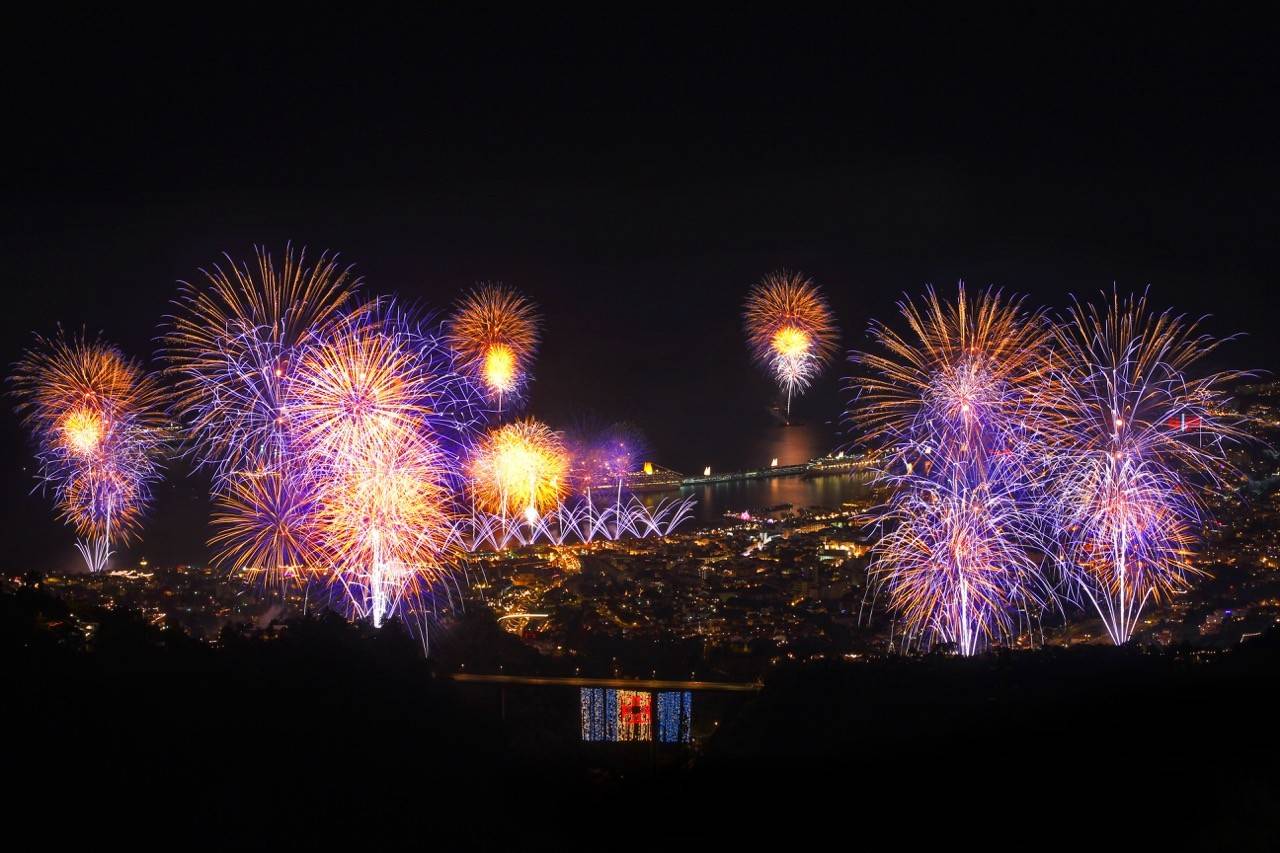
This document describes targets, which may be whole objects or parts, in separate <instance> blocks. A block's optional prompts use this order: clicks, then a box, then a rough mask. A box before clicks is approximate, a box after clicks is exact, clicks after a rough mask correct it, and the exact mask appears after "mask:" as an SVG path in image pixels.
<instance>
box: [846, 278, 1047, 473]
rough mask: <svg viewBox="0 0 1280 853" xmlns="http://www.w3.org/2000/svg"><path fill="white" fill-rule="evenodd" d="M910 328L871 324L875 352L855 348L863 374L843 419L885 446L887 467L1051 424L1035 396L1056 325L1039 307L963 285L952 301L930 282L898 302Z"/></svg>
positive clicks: (982, 447)
mask: <svg viewBox="0 0 1280 853" xmlns="http://www.w3.org/2000/svg"><path fill="white" fill-rule="evenodd" d="M898 309H899V311H900V313H901V314H902V317H903V319H904V320H905V321H906V324H907V327H908V329H910V333H909V334H908V335H903V334H900V333H899V332H897V331H896V330H894V329H892V328H890V327H889V326H887V325H885V324H883V323H880V322H877V321H873V322H872V324H871V329H870V334H871V337H872V339H873V340H875V341H876V342H877V343H879V344H880V346H881V347H882V349H883V350H884V352H883V353H882V354H876V353H868V352H855V353H853V354H852V355H851V360H852V361H853V362H854V363H855V364H858V365H860V366H862V367H863V368H864V370H865V372H864V373H863V375H861V376H859V377H857V378H855V379H853V380H852V381H851V383H850V388H851V390H852V391H853V392H854V395H855V397H856V405H855V406H854V407H853V408H852V409H851V411H850V412H849V415H848V420H849V421H851V422H852V424H853V425H854V426H856V427H857V428H858V429H859V431H860V432H861V434H862V437H863V439H864V440H865V441H866V442H868V443H870V444H874V445H879V446H881V447H883V448H885V449H886V450H888V451H889V452H890V453H891V454H892V456H891V459H892V463H891V467H899V468H905V469H908V470H910V469H912V468H913V467H914V466H916V465H917V464H920V463H925V464H927V463H928V458H927V457H929V456H930V455H932V454H933V453H934V452H936V451H937V450H938V449H939V448H944V449H945V448H947V447H948V446H949V445H957V446H963V447H966V448H967V450H968V452H971V453H974V454H980V455H984V456H985V455H991V454H994V453H1000V452H1010V451H1012V450H1014V449H1015V447H1016V446H1017V445H1019V444H1022V443H1024V442H1025V440H1026V437H1027V436H1028V435H1030V436H1032V437H1036V436H1040V435H1041V434H1042V433H1044V432H1045V431H1047V430H1050V429H1051V428H1052V419H1051V418H1050V417H1049V416H1048V413H1047V412H1045V411H1043V409H1044V403H1043V399H1042V397H1043V395H1042V394H1041V393H1040V391H1041V389H1042V388H1043V387H1044V384H1045V382H1046V378H1047V376H1048V365H1049V358H1050V349H1049V345H1050V343H1051V339H1052V334H1053V329H1052V326H1051V324H1050V323H1049V322H1048V321H1047V319H1046V317H1045V314H1044V312H1043V311H1028V310H1026V309H1024V308H1023V304H1022V300H1021V299H1005V298H1003V296H1002V295H1001V294H1000V293H999V292H998V291H993V290H987V291H984V292H983V293H981V294H979V295H978V296H977V297H976V298H974V297H971V296H969V295H968V294H967V292H966V290H965V287H964V285H963V283H962V284H961V285H960V288H959V293H958V296H957V298H956V300H955V301H954V302H946V301H944V300H942V299H941V298H940V297H939V296H938V294H937V292H936V291H935V290H934V289H933V288H932V287H930V288H928V290H927V291H926V293H925V297H924V299H923V300H921V301H920V302H919V303H917V302H915V301H914V300H912V299H910V298H907V299H904V300H903V301H902V302H899V303H898Z"/></svg>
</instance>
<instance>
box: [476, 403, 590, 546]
mask: <svg viewBox="0 0 1280 853" xmlns="http://www.w3.org/2000/svg"><path fill="white" fill-rule="evenodd" d="M568 471H569V458H568V454H567V453H566V451H565V446H564V442H563V441H562V440H561V439H560V437H559V436H557V435H556V434H555V433H554V432H552V431H551V430H550V429H549V428H548V427H547V426H546V424H543V423H540V422H538V421H535V420H533V419H527V420H522V421H514V422H512V423H509V424H504V425H502V426H500V427H497V428H496V429H494V430H492V431H491V432H489V434H488V435H486V436H485V437H484V438H483V439H482V440H481V441H480V443H479V445H478V446H477V447H476V449H475V453H474V456H473V457H472V460H471V470H470V474H471V479H472V488H473V489H474V492H475V495H474V499H475V502H476V505H477V506H478V507H479V508H480V509H481V510H483V511H485V512H490V513H493V514H495V515H499V516H502V517H504V518H505V517H510V516H516V517H520V516H523V517H525V518H526V519H528V520H529V522H530V523H533V522H534V521H536V520H537V518H538V517H539V516H540V515H542V514H543V513H545V512H547V510H549V509H552V508H553V507H555V506H557V505H558V504H559V503H560V501H561V500H562V499H563V498H564V496H565V494H566V492H567V488H566V487H567V483H566V475H567V474H568Z"/></svg>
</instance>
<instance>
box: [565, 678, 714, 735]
mask: <svg viewBox="0 0 1280 853" xmlns="http://www.w3.org/2000/svg"><path fill="white" fill-rule="evenodd" d="M579 701H580V704H581V711H582V739H583V740H584V741H586V742H589V743H614V742H626V741H652V740H654V739H655V738H654V734H655V731H654V718H655V717H656V718H657V732H656V734H657V738H656V739H657V741H658V742H659V743H674V744H683V743H689V742H690V740H691V739H692V723H693V693H692V692H690V691H688V690H665V691H659V692H658V693H656V694H655V693H651V692H649V691H645V690H625V689H618V688H613V687H583V688H581V692H580V700H579Z"/></svg>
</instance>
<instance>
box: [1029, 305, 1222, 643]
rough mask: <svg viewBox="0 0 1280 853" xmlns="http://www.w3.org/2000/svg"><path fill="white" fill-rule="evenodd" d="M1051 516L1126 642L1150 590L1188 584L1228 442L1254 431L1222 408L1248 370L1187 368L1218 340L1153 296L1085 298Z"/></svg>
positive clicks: (1052, 465) (1062, 328)
mask: <svg viewBox="0 0 1280 853" xmlns="http://www.w3.org/2000/svg"><path fill="white" fill-rule="evenodd" d="M1056 339H1057V341H1056V342H1057V351H1058V353H1059V357H1058V359H1057V360H1056V361H1055V377H1054V378H1055V380H1056V381H1055V382H1054V386H1053V395H1054V404H1055V406H1057V407H1058V409H1059V412H1060V417H1061V418H1062V422H1063V424H1064V428H1063V429H1062V430H1061V431H1060V432H1059V433H1058V434H1057V441H1055V442H1054V443H1053V445H1052V446H1051V447H1050V448H1049V450H1048V453H1047V456H1048V459H1049V464H1047V465H1046V470H1047V471H1048V472H1050V473H1049V477H1048V484H1049V485H1048V487H1047V488H1046V490H1045V505H1046V513H1045V515H1046V517H1047V518H1048V519H1049V520H1050V521H1051V523H1052V525H1053V531H1054V533H1055V534H1056V536H1057V541H1058V543H1059V545H1060V546H1061V548H1062V549H1063V550H1062V559H1063V564H1064V569H1065V570H1066V574H1067V577H1068V579H1069V581H1070V582H1071V583H1072V584H1073V586H1074V588H1075V589H1078V590H1079V591H1081V592H1082V593H1083V595H1084V597H1086V598H1087V599H1088V601H1089V602H1090V603H1091V604H1092V605H1093V606H1094V608H1095V609H1096V610H1097V612H1098V614H1099V616H1101V618H1102V621H1103V623H1104V624H1105V625H1106V627H1107V631H1108V633H1109V634H1110V636H1111V639H1112V640H1113V641H1114V642H1115V643H1117V644H1120V643H1124V642H1126V641H1127V640H1128V639H1129V637H1131V636H1132V634H1133V630H1134V628H1135V627H1136V625H1137V623H1138V618H1139V616H1140V615H1141V613H1142V609H1143V607H1144V605H1145V604H1146V602H1147V601H1148V600H1157V601H1158V600H1162V599H1166V598H1168V597H1169V596H1170V595H1173V594H1175V593H1178V592H1181V591H1183V590H1184V589H1185V588H1186V585H1187V580H1188V578H1189V577H1190V576H1192V575H1194V574H1197V570H1196V569H1195V568H1194V567H1193V566H1192V565H1191V564H1190V562H1189V556H1190V554H1191V551H1190V547H1191V545H1192V544H1193V543H1194V540H1195V537H1194V535H1193V531H1195V530H1197V529H1200V528H1201V527H1202V521H1201V511H1202V508H1203V500H1204V497H1205V496H1206V495H1209V494H1212V493H1213V492H1215V491H1219V490H1221V489H1223V488H1225V487H1227V486H1228V485H1229V481H1230V479H1231V478H1232V476H1233V473H1234V472H1233V470H1232V468H1231V466H1230V465H1229V463H1228V460H1227V456H1226V450H1227V448H1228V446H1229V445H1230V444H1231V443H1232V442H1235V441H1239V440H1241V439H1243V437H1244V436H1243V434H1242V433H1241V432H1240V430H1239V429H1238V428H1237V426H1236V425H1235V424H1234V423H1233V422H1231V421H1229V420H1226V419H1224V418H1223V417H1222V416H1221V415H1219V412H1221V411H1222V410H1223V408H1224V407H1223V404H1224V403H1225V401H1226V398H1225V394H1224V392H1223V390H1222V387H1223V385H1224V384H1225V383H1226V382H1228V381H1231V380H1233V379H1236V378H1239V377H1240V376H1241V375H1242V374H1240V373H1235V372H1209V373H1207V374H1205V375H1202V376H1200V377H1198V378H1193V377H1192V376H1190V375H1189V374H1188V369H1189V368H1191V367H1192V366H1193V365H1194V364H1195V363H1196V362H1198V361H1200V360H1201V359H1203V358H1204V357H1205V356H1206V355H1208V354H1209V353H1210V352H1212V351H1213V350H1214V349H1215V348H1216V347H1217V346H1218V344H1219V343H1220V342H1219V341H1217V340H1215V339H1213V338H1210V337H1209V336H1207V335H1204V334H1202V333H1201V332H1200V331H1199V324H1198V323H1197V322H1194V321H1188V320H1187V319H1185V318H1183V317H1180V316H1177V315H1174V314H1173V313H1171V312H1169V311H1166V312H1163V313H1156V312H1154V311H1152V310H1151V309H1150V308H1149V307H1148V305H1147V300H1146V297H1145V295H1144V296H1142V297H1133V296H1131V297H1128V298H1125V299H1121V298H1120V296H1119V295H1118V294H1116V293H1114V292H1113V293H1112V294H1111V295H1110V298H1109V299H1104V301H1103V302H1102V303H1101V304H1100V305H1099V304H1092V305H1083V304H1081V303H1079V302H1076V303H1075V304H1073V305H1072V307H1071V308H1070V310H1069V312H1068V314H1067V316H1066V318H1065V320H1064V322H1063V323H1061V324H1060V325H1059V326H1058V327H1057V334H1056Z"/></svg>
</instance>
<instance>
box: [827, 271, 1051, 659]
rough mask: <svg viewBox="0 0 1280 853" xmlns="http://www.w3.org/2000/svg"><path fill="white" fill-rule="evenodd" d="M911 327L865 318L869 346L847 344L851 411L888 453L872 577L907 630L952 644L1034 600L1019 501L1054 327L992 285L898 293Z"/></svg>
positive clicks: (982, 638) (1038, 589) (968, 646)
mask: <svg viewBox="0 0 1280 853" xmlns="http://www.w3.org/2000/svg"><path fill="white" fill-rule="evenodd" d="M899 310H900V312H901V314H902V317H903V319H904V320H905V321H906V325H907V327H908V329H909V332H908V333H907V334H906V335H904V334H900V333H899V332H897V331H895V330H894V329H892V328H890V327H888V326H886V325H884V324H881V323H873V324H872V326H871V336H872V338H873V339H874V340H875V341H876V342H878V343H879V344H880V346H881V348H882V352H880V353H854V354H853V355H852V356H851V358H852V360H853V361H854V362H855V363H856V364H859V365H860V366H862V367H863V368H864V371H865V372H864V373H863V375H861V376H859V377H858V378H856V379H855V380H854V381H853V390H854V392H855V399H856V405H855V406H854V407H853V408H852V410H851V412H850V414H849V419H850V420H851V421H852V422H853V423H854V424H855V426H857V427H858V428H860V429H861V431H862V434H863V436H864V438H865V439H866V440H868V441H869V442H871V443H873V444H875V445H877V446H878V448H879V449H881V450H883V451H884V452H885V453H886V465H885V468H884V470H883V472H882V473H881V475H880V477H879V481H880V484H881V485H883V486H886V487H888V488H889V490H890V492H891V496H890V498H889V500H888V501H887V502H886V503H885V504H884V505H883V506H882V507H880V509H879V510H878V512H877V513H876V514H875V516H874V521H875V523H876V524H878V525H879V526H880V527H881V528H882V529H883V530H884V531H885V535H884V536H883V537H882V538H881V539H880V540H879V541H878V542H877V544H876V546H875V549H874V557H873V571H872V575H873V577H874V579H875V580H876V581H877V583H878V585H879V587H880V588H882V589H884V590H885V591H886V592H887V594H888V600H889V604H890V607H891V608H892V609H893V610H894V611H895V612H896V613H897V614H899V616H900V617H901V618H902V620H903V623H904V625H905V627H906V632H905V633H906V637H907V638H908V640H914V639H920V640H922V641H926V642H935V643H948V644H954V645H955V647H956V648H957V649H958V650H959V651H960V652H961V653H963V654H973V653H974V652H976V651H978V650H979V649H980V648H981V647H982V646H983V645H985V644H987V643H990V642H992V641H995V640H1000V639H1003V638H1007V637H1008V636H1009V635H1010V634H1011V633H1012V632H1013V628H1014V626H1015V625H1016V624H1017V622H1018V618H1017V617H1018V614H1023V613H1026V612H1027V611H1028V609H1029V608H1032V607H1039V606H1040V605H1042V604H1043V598H1044V596H1043V594H1042V590H1043V589H1044V588H1045V585H1044V583H1043V580H1042V575H1041V572H1040V568H1039V561H1038V560H1037V557H1036V555H1037V553H1038V548H1039V544H1040V537H1039V535H1038V534H1039V528H1038V527H1037V525H1036V523H1035V521H1036V519H1035V516H1034V515H1033V514H1032V513H1030V512H1028V511H1027V509H1026V507H1027V503H1028V501H1029V500H1030V495H1031V491H1032V489H1033V488H1034V485H1035V479H1034V477H1033V472H1034V471H1035V470H1036V466H1037V464H1038V462H1039V460H1040V455H1039V451H1040V447H1041V445H1042V442H1043V440H1044V437H1045V436H1046V435H1047V434H1049V432H1050V431H1051V429H1052V426H1053V423H1054V422H1053V419H1052V418H1051V417H1050V415H1049V413H1048V412H1046V411H1045V410H1044V406H1043V404H1042V395H1041V393H1040V392H1041V390H1042V388H1043V387H1044V385H1045V382H1046V380H1047V377H1048V375H1049V373H1048V364H1049V354H1050V350H1049V343H1050V340H1051V337H1052V327H1051V326H1050V324H1049V323H1048V322H1047V320H1046V318H1045V315H1044V314H1043V312H1028V311H1026V310H1024V309H1023V307H1022V302H1021V300H1018V299H1006V298H1004V297H1003V295H1002V294H1000V293H999V292H998V291H986V292H983V293H981V294H979V295H978V296H976V297H974V296H971V295H970V294H968V293H967V292H966V290H965V288H964V286H963V284H962V285H961V286H960V288H959V290H958V293H957V297H956V299H955V301H954V302H947V301H945V300H943V299H941V298H940V297H939V296H938V294H937V293H936V292H935V291H934V290H933V289H932V288H930V289H929V290H928V291H927V292H926V294H925V298H924V299H923V301H922V302H921V303H920V304H917V303H916V302H915V301H913V300H911V299H905V300H904V301H902V302H900V303H899Z"/></svg>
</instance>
